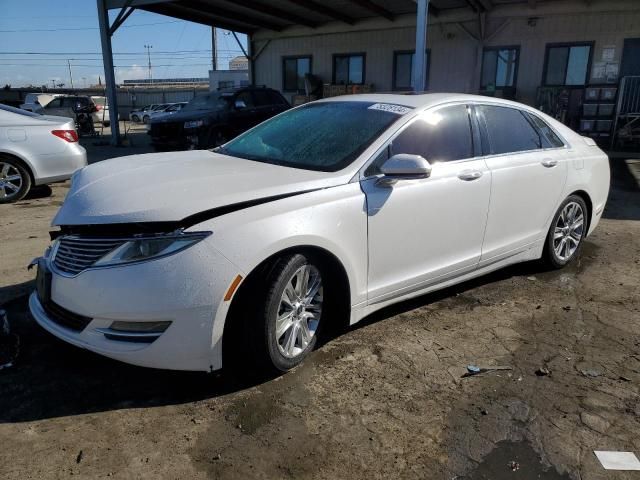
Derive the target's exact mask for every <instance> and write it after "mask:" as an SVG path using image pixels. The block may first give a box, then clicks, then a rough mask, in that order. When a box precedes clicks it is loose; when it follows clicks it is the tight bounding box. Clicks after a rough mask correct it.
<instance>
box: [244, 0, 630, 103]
mask: <svg viewBox="0 0 640 480" xmlns="http://www.w3.org/2000/svg"><path fill="white" fill-rule="evenodd" d="M414 25H415V16H413V15H406V16H402V17H398V18H397V19H396V21H395V22H388V21H385V20H383V19H370V20H363V21H361V22H358V23H357V24H356V25H355V26H348V25H341V24H338V23H331V24H328V25H327V26H323V27H320V28H317V29H315V30H312V29H308V28H303V27H293V28H290V29H287V30H285V31H283V32H280V33H274V32H268V31H260V32H258V33H257V34H256V35H254V38H253V42H254V45H253V48H254V51H255V52H260V53H259V56H258V58H257V59H256V61H255V82H256V83H257V84H265V85H267V86H270V87H273V88H276V89H282V57H284V56H292V55H311V56H312V73H314V74H315V75H318V76H320V77H321V78H322V80H323V82H324V83H330V82H331V79H332V69H333V54H336V53H360V52H364V53H366V66H365V82H366V83H372V84H374V88H375V90H376V91H378V92H384V91H391V88H392V71H393V52H394V51H395V50H413V49H414V48H415V26H414ZM478 25H479V22H478V19H477V17H475V16H474V14H473V13H472V12H471V11H470V10H469V9H456V10H453V11H447V12H441V14H440V15H439V16H438V17H435V18H434V17H431V18H430V21H429V26H428V34H427V48H428V49H429V50H430V55H431V58H430V71H429V77H428V88H429V90H430V91H452V92H467V93H477V92H478V90H479V83H480V78H479V74H480V68H479V65H478V62H481V51H482V48H483V47H482V46H479V43H478V42H477V41H476V40H474V39H473V38H472V36H474V35H475V36H478V30H479V26H478ZM465 30H466V31H465ZM485 32H486V33H485V42H484V46H485V47H491V46H516V45H517V46H520V61H519V68H518V79H517V99H518V100H520V101H523V102H525V103H529V104H533V103H534V102H535V97H536V90H537V88H538V87H539V86H540V84H541V82H542V74H543V66H544V59H545V50H546V49H545V47H546V45H547V44H549V43H559V42H574V41H575V42H579V41H594V42H595V47H594V49H593V51H592V67H593V64H594V63H595V62H597V61H599V60H600V59H601V56H602V48H603V47H605V46H614V47H615V55H614V60H613V62H614V63H619V62H620V57H621V54H622V47H623V42H624V39H625V38H633V37H640V1H638V0H631V1H630V0H607V1H599V2H590V3H587V2H584V1H581V0H580V1H574V0H571V1H563V0H558V1H555V2H545V3H543V2H538V4H537V6H536V8H530V7H528V6H527V4H519V5H508V6H504V7H501V6H497V7H495V9H494V10H493V11H492V12H490V13H489V15H488V16H487V18H486V23H485ZM263 47H264V48H263ZM261 49H262V50H261ZM594 81H595V80H594ZM597 82H598V83H604V81H603V80H597Z"/></svg>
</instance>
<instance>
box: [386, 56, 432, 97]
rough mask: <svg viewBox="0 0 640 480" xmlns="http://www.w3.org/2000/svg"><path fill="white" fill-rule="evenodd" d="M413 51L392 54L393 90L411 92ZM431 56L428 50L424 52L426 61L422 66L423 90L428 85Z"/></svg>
mask: <svg viewBox="0 0 640 480" xmlns="http://www.w3.org/2000/svg"><path fill="white" fill-rule="evenodd" d="M415 57H416V55H415V52H414V50H403V51H399V52H393V80H392V89H393V90H413V62H414V61H415ZM430 59H431V55H430V52H429V50H427V51H426V59H425V65H424V83H425V90H426V89H427V88H428V85H429V60H430Z"/></svg>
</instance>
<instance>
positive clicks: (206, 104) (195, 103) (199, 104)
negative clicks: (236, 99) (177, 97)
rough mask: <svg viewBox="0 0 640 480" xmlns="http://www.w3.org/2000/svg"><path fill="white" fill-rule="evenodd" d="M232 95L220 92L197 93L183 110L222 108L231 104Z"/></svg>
mask: <svg viewBox="0 0 640 480" xmlns="http://www.w3.org/2000/svg"><path fill="white" fill-rule="evenodd" d="M230 98H231V97H230V96H223V95H220V94H219V93H208V94H205V95H197V96H195V97H193V98H192V99H191V101H190V102H189V103H187V104H186V105H185V106H184V107H183V108H182V110H183V111H185V112H188V111H193V110H222V109H223V108H226V107H227V106H228V105H229V103H228V102H229V99H230Z"/></svg>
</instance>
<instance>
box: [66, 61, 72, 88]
mask: <svg viewBox="0 0 640 480" xmlns="http://www.w3.org/2000/svg"><path fill="white" fill-rule="evenodd" d="M67 65H69V79H70V80H71V90H73V73H71V60H67Z"/></svg>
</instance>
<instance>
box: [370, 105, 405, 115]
mask: <svg viewBox="0 0 640 480" xmlns="http://www.w3.org/2000/svg"><path fill="white" fill-rule="evenodd" d="M369 110H382V111H383V112H391V113H396V114H398V115H404V114H405V113H407V112H410V111H411V108H410V107H405V106H402V105H394V104H392V103H374V104H373V105H371V106H370V107H369Z"/></svg>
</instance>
